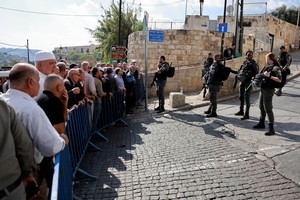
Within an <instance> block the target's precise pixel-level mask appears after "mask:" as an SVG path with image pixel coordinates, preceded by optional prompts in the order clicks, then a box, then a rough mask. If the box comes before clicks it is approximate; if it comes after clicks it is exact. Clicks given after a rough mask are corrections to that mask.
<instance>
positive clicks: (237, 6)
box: [233, 0, 240, 45]
mask: <svg viewBox="0 0 300 200" xmlns="http://www.w3.org/2000/svg"><path fill="white" fill-rule="evenodd" d="M239 4H240V0H236V7H235V31H234V42H233V43H234V44H235V45H237V41H238V37H237V33H238V27H239Z"/></svg>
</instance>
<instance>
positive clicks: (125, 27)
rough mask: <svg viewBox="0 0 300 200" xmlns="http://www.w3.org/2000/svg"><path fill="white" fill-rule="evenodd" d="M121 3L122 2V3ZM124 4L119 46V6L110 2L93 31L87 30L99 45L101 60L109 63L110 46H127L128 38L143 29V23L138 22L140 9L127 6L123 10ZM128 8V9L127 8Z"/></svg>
mask: <svg viewBox="0 0 300 200" xmlns="http://www.w3.org/2000/svg"><path fill="white" fill-rule="evenodd" d="M124 1H125V0H124ZM124 1H123V2H124ZM124 5H125V2H124V4H123V6H122V12H121V28H120V29H121V44H119V6H118V5H116V4H114V2H112V4H111V6H110V8H109V9H108V10H105V9H104V8H103V7H102V9H103V10H104V15H102V19H99V20H98V23H99V25H98V26H97V27H96V29H95V30H92V29H89V31H90V33H91V34H92V35H93V37H94V38H95V39H96V40H97V41H98V42H99V43H100V46H99V49H101V52H103V54H102V60H103V61H104V62H107V61H109V58H110V56H109V54H110V48H111V46H112V45H118V44H119V45H122V46H126V47H127V46H128V36H129V35H130V34H131V33H133V32H135V31H140V30H142V29H143V22H141V21H139V20H138V17H137V16H138V14H139V12H140V11H139V10H140V9H136V8H134V7H132V5H127V8H124ZM129 6H130V7H129Z"/></svg>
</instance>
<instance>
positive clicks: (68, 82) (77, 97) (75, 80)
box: [64, 69, 85, 108]
mask: <svg viewBox="0 0 300 200" xmlns="http://www.w3.org/2000/svg"><path fill="white" fill-rule="evenodd" d="M79 76H80V74H79V71H78V70H77V69H70V71H69V72H68V76H67V78H66V79H65V80H64V85H65V87H66V90H67V92H68V95H69V100H68V108H71V107H72V106H74V105H77V104H78V103H79V102H80V101H81V100H83V99H84V96H85V95H84V93H83V91H82V90H80V86H81V85H80V83H79Z"/></svg>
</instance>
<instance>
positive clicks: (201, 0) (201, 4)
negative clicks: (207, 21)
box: [199, 0, 204, 16]
mask: <svg viewBox="0 0 300 200" xmlns="http://www.w3.org/2000/svg"><path fill="white" fill-rule="evenodd" d="M199 1H200V16H202V11H203V3H204V0H199Z"/></svg>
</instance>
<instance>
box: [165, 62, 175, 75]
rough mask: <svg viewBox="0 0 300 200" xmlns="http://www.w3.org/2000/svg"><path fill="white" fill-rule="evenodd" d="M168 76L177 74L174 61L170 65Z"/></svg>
mask: <svg viewBox="0 0 300 200" xmlns="http://www.w3.org/2000/svg"><path fill="white" fill-rule="evenodd" d="M166 75H167V77H168V78H173V76H174V75H175V67H172V63H171V64H170V66H169V70H168V71H167V74H166Z"/></svg>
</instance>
